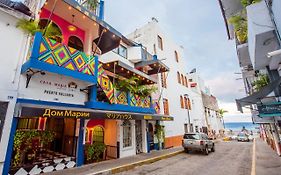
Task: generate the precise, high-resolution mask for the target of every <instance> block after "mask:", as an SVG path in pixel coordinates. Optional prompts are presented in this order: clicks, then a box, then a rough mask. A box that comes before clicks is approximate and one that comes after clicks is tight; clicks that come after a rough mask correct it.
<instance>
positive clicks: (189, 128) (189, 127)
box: [184, 94, 191, 132]
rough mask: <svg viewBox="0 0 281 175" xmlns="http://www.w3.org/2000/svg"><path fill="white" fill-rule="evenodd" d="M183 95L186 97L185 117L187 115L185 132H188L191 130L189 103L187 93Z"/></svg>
mask: <svg viewBox="0 0 281 175" xmlns="http://www.w3.org/2000/svg"><path fill="white" fill-rule="evenodd" d="M184 97H186V100H187V106H186V108H187V117H188V131H187V132H190V131H191V126H190V115H189V105H188V94H184Z"/></svg>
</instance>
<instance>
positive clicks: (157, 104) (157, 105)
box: [152, 100, 160, 114]
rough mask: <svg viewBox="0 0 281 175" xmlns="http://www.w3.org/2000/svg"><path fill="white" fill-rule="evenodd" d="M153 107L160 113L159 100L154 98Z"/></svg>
mask: <svg viewBox="0 0 281 175" xmlns="http://www.w3.org/2000/svg"><path fill="white" fill-rule="evenodd" d="M152 107H153V108H154V109H155V111H156V113H157V114H160V106H159V103H158V102H157V100H153V103H152Z"/></svg>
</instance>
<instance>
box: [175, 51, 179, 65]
mask: <svg viewBox="0 0 281 175" xmlns="http://www.w3.org/2000/svg"><path fill="white" fill-rule="evenodd" d="M175 59H176V62H179V54H178V52H177V51H176V50H175Z"/></svg>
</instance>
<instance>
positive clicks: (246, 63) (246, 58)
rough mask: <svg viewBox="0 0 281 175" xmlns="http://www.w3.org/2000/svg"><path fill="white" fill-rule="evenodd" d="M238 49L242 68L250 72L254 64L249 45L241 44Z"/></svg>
mask: <svg viewBox="0 0 281 175" xmlns="http://www.w3.org/2000/svg"><path fill="white" fill-rule="evenodd" d="M236 48H237V49H236V50H237V56H238V60H239V65H240V67H241V68H242V69H243V70H245V69H247V70H249V69H250V68H251V67H252V63H251V59H250V55H249V49H248V43H244V44H239V45H237V46H236Z"/></svg>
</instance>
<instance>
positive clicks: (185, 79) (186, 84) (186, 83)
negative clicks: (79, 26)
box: [184, 77, 188, 87]
mask: <svg viewBox="0 0 281 175" xmlns="http://www.w3.org/2000/svg"><path fill="white" fill-rule="evenodd" d="M184 81H185V86H186V87H188V82H187V78H186V77H184Z"/></svg>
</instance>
